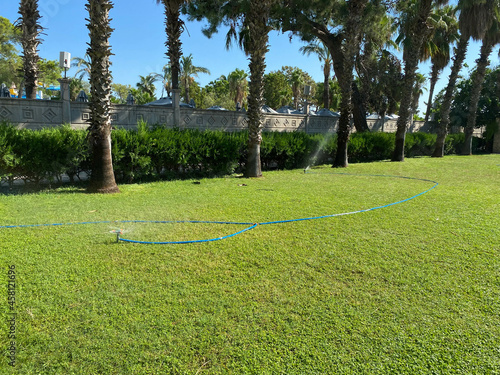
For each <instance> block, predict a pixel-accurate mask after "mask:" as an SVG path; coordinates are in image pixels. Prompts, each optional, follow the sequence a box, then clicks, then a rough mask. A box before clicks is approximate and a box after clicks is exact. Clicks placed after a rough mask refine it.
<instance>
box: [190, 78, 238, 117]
mask: <svg viewBox="0 0 500 375" xmlns="http://www.w3.org/2000/svg"><path fill="white" fill-rule="evenodd" d="M195 102H196V104H197V106H198V107H199V108H209V107H213V106H220V107H223V108H226V109H228V108H232V107H233V103H234V100H233V98H231V95H230V90H229V81H228V80H227V78H226V76H224V75H222V76H220V77H219V78H217V79H216V80H214V81H211V82H209V83H208V84H207V85H206V86H205V87H203V88H202V89H201V93H200V97H199V98H195Z"/></svg>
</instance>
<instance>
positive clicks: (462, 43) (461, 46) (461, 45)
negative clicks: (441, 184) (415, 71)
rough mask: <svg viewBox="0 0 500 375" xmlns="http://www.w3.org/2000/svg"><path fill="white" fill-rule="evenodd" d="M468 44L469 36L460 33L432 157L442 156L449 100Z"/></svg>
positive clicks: (446, 129) (450, 100)
mask: <svg viewBox="0 0 500 375" xmlns="http://www.w3.org/2000/svg"><path fill="white" fill-rule="evenodd" d="M468 45H469V37H468V36H465V35H464V34H462V35H461V36H460V40H459V41H458V44H457V48H456V49H455V57H453V66H452V67H451V73H450V78H449V80H448V85H447V86H446V91H445V94H444V96H443V103H442V104H441V120H440V121H439V124H438V125H437V129H436V131H437V139H436V146H435V148H434V152H433V153H432V157H435V158H442V157H443V156H444V143H445V140H446V135H447V134H448V126H449V125H450V111H451V102H452V101H453V90H454V88H455V84H456V83H457V78H458V73H459V72H460V69H462V64H463V62H464V60H465V55H466V53H467V46H468Z"/></svg>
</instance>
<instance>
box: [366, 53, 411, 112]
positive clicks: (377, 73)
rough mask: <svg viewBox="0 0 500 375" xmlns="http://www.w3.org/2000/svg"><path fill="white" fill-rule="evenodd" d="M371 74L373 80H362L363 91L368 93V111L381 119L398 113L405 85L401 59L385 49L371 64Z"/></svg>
mask: <svg viewBox="0 0 500 375" xmlns="http://www.w3.org/2000/svg"><path fill="white" fill-rule="evenodd" d="M369 73H370V76H371V78H369V79H365V80H360V81H361V88H362V91H363V92H367V93H368V94H367V109H368V110H369V111H370V112H375V113H377V114H379V115H380V116H381V118H385V115H386V113H388V114H392V113H395V112H397V110H398V108H399V103H400V101H401V90H402V85H403V74H402V73H401V62H400V61H399V59H398V58H397V57H396V56H394V55H393V54H392V53H391V52H389V51H387V50H385V49H383V50H380V51H378V52H377V53H376V54H375V55H374V59H373V60H371V62H370V68H369Z"/></svg>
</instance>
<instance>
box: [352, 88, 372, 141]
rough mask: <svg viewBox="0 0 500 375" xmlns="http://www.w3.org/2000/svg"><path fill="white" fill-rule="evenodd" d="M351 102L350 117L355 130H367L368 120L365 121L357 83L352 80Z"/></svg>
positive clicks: (363, 107) (361, 131)
mask: <svg viewBox="0 0 500 375" xmlns="http://www.w3.org/2000/svg"><path fill="white" fill-rule="evenodd" d="M352 104H353V108H352V118H353V121H354V128H355V129H356V132H358V133H363V132H369V131H370V128H368V122H367V121H366V110H365V104H364V100H363V97H362V96H361V93H360V92H359V89H358V85H357V84H356V82H354V81H353V82H352Z"/></svg>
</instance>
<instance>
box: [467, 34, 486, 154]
mask: <svg viewBox="0 0 500 375" xmlns="http://www.w3.org/2000/svg"><path fill="white" fill-rule="evenodd" d="M492 50H493V44H492V43H489V42H488V41H486V40H485V41H483V44H482V45H481V53H480V56H479V59H478V60H477V68H476V71H475V72H474V75H473V78H472V88H471V94H470V102H469V109H468V114H467V125H466V126H465V129H464V133H465V143H464V146H463V149H462V155H472V134H473V133H474V128H475V127H476V112H477V105H478V103H479V97H480V96H481V89H482V87H483V82H484V76H485V75H486V68H487V67H488V64H489V61H488V57H489V56H490V54H491V51H492Z"/></svg>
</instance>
